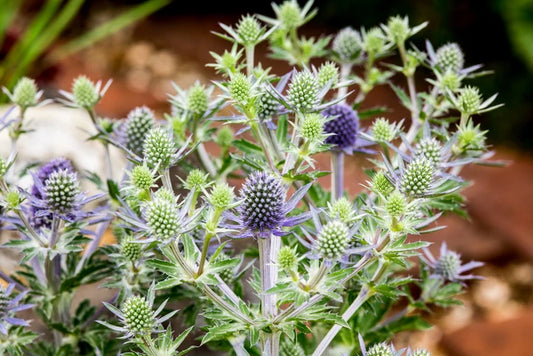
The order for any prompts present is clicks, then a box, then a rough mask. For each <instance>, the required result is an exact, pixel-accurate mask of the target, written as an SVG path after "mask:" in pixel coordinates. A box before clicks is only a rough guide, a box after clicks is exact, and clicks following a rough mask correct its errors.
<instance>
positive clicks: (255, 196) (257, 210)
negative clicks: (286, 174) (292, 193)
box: [239, 172, 287, 232]
mask: <svg viewBox="0 0 533 356" xmlns="http://www.w3.org/2000/svg"><path fill="white" fill-rule="evenodd" d="M286 193H287V191H286V189H285V187H284V186H283V184H282V183H281V180H280V179H278V178H275V177H272V176H271V175H269V174H268V173H265V172H255V173H253V174H252V175H250V176H249V177H248V179H246V182H245V183H244V185H243V187H242V189H241V191H240V196H241V199H242V203H241V205H240V207H239V209H240V213H241V216H242V219H243V223H244V225H245V226H246V227H247V228H248V229H249V230H251V231H254V232H268V231H272V230H274V229H277V228H278V227H279V226H280V224H281V222H282V220H283V218H284V215H285V214H284V211H283V206H284V203H285V196H286Z"/></svg>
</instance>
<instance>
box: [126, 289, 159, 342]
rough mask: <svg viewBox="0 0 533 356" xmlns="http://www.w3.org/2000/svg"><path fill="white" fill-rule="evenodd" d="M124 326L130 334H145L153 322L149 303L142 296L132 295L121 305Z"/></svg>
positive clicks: (149, 330)
mask: <svg viewBox="0 0 533 356" xmlns="http://www.w3.org/2000/svg"><path fill="white" fill-rule="evenodd" d="M122 313H123V314H124V322H125V324H126V325H125V326H126V328H127V329H128V330H129V331H130V332H131V333H132V334H146V333H149V332H151V331H152V328H153V326H154V324H155V320H154V315H153V313H152V309H151V308H150V304H149V303H148V302H147V301H146V299H144V298H143V297H138V296H132V297H129V298H128V299H126V301H125V302H124V304H123V305H122Z"/></svg>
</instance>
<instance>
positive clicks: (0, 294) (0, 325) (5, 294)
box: [0, 283, 33, 335]
mask: <svg viewBox="0 0 533 356" xmlns="http://www.w3.org/2000/svg"><path fill="white" fill-rule="evenodd" d="M14 288H15V284H13V283H10V284H8V285H7V287H6V288H4V287H1V286H0V333H2V334H4V335H7V334H8V328H9V325H15V326H29V324H28V322H27V321H26V320H23V319H18V318H14V317H13V315H14V314H15V313H16V312H18V311H21V310H26V309H29V308H31V307H32V306H33V305H31V304H19V302H20V301H21V299H22V298H24V296H25V295H26V292H22V293H19V294H18V295H17V296H16V297H14V298H12V297H11V293H12V292H13V289H14Z"/></svg>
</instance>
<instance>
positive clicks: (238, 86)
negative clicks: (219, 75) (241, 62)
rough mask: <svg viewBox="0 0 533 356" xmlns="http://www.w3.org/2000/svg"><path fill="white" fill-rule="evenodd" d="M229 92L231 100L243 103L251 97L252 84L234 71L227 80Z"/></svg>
mask: <svg viewBox="0 0 533 356" xmlns="http://www.w3.org/2000/svg"><path fill="white" fill-rule="evenodd" d="M229 92H230V94H231V97H232V98H233V100H235V101H236V102H237V103H239V104H241V105H245V104H246V103H248V101H249V100H250V99H251V97H252V84H251V83H250V81H249V80H248V78H247V77H246V76H245V75H244V74H242V73H239V72H238V73H235V74H234V75H233V77H232V78H231V81H230V82H229Z"/></svg>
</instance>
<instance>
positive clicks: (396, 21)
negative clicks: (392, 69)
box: [387, 16, 409, 44]
mask: <svg viewBox="0 0 533 356" xmlns="http://www.w3.org/2000/svg"><path fill="white" fill-rule="evenodd" d="M387 28H388V30H389V36H390V40H391V41H393V42H395V43H397V44H398V43H402V42H405V40H406V39H407V38H408V37H409V24H408V23H407V21H406V19H404V18H402V17H400V16H393V17H391V18H389V21H388V22H387Z"/></svg>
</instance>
